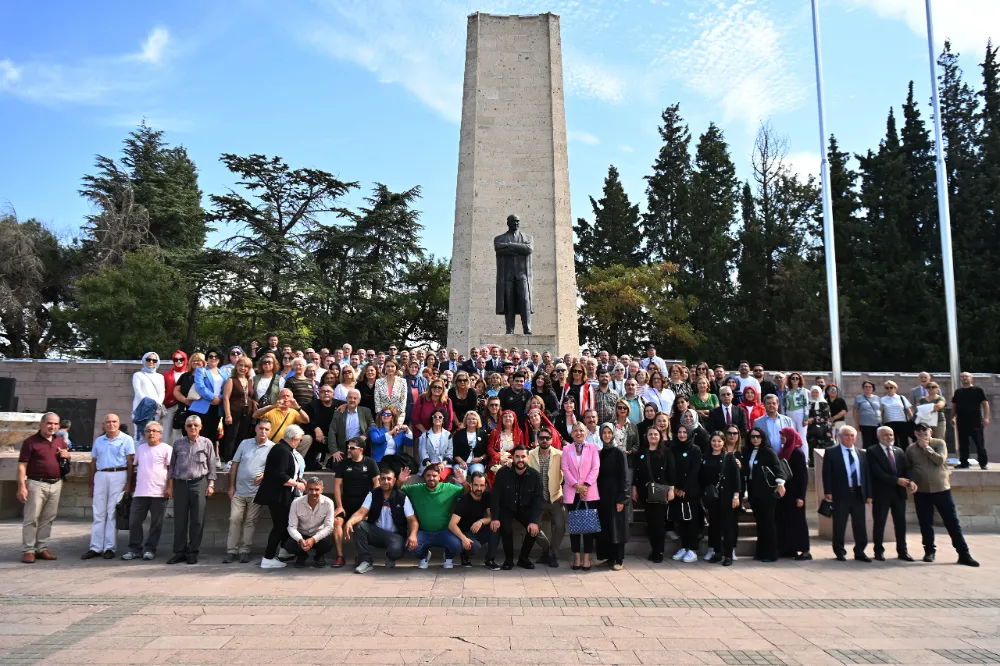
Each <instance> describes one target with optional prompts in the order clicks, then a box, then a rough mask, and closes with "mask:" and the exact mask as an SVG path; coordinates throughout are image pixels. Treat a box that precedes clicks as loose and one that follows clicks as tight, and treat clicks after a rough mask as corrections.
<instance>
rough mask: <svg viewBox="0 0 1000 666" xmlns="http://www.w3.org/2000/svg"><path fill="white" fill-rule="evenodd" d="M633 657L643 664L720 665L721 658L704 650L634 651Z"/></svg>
mask: <svg viewBox="0 0 1000 666" xmlns="http://www.w3.org/2000/svg"><path fill="white" fill-rule="evenodd" d="M635 656H636V657H638V658H639V661H640V662H641V663H643V664H682V665H687V664H713V665H715V664H722V663H723V661H722V659H721V658H719V657H718V656H716V655H715V654H713V653H712V652H707V651H705V650H673V649H669V650H658V651H646V650H636V651H635Z"/></svg>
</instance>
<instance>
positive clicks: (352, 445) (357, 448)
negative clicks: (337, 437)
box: [347, 444, 361, 451]
mask: <svg viewBox="0 0 1000 666" xmlns="http://www.w3.org/2000/svg"><path fill="white" fill-rule="evenodd" d="M360 448H361V447H360V446H355V445H354V444H349V445H348V447H347V450H348V451H357V450H359V449H360Z"/></svg>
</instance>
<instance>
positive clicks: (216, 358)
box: [205, 354, 219, 361]
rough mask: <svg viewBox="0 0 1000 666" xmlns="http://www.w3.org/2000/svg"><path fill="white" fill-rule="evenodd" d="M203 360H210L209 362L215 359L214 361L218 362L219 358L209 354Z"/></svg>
mask: <svg viewBox="0 0 1000 666" xmlns="http://www.w3.org/2000/svg"><path fill="white" fill-rule="evenodd" d="M205 358H207V359H208V360H210V361H211V360H212V359H215V360H219V357H218V356H216V355H215V354H209V355H208V356H206V357H205Z"/></svg>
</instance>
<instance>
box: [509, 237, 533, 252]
mask: <svg viewBox="0 0 1000 666" xmlns="http://www.w3.org/2000/svg"><path fill="white" fill-rule="evenodd" d="M525 238H526V239H525V240H524V241H523V242H518V241H514V242H511V243H509V244H508V245H509V246H510V253H511V254H520V255H523V256H527V255H529V254H531V253H532V252H533V251H534V250H535V239H534V238H532V237H531V236H526V237H525Z"/></svg>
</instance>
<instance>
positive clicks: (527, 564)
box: [517, 560, 535, 569]
mask: <svg viewBox="0 0 1000 666" xmlns="http://www.w3.org/2000/svg"><path fill="white" fill-rule="evenodd" d="M517 566H519V567H521V568H522V569H534V568H535V563H534V562H532V561H531V560H518V561H517Z"/></svg>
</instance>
